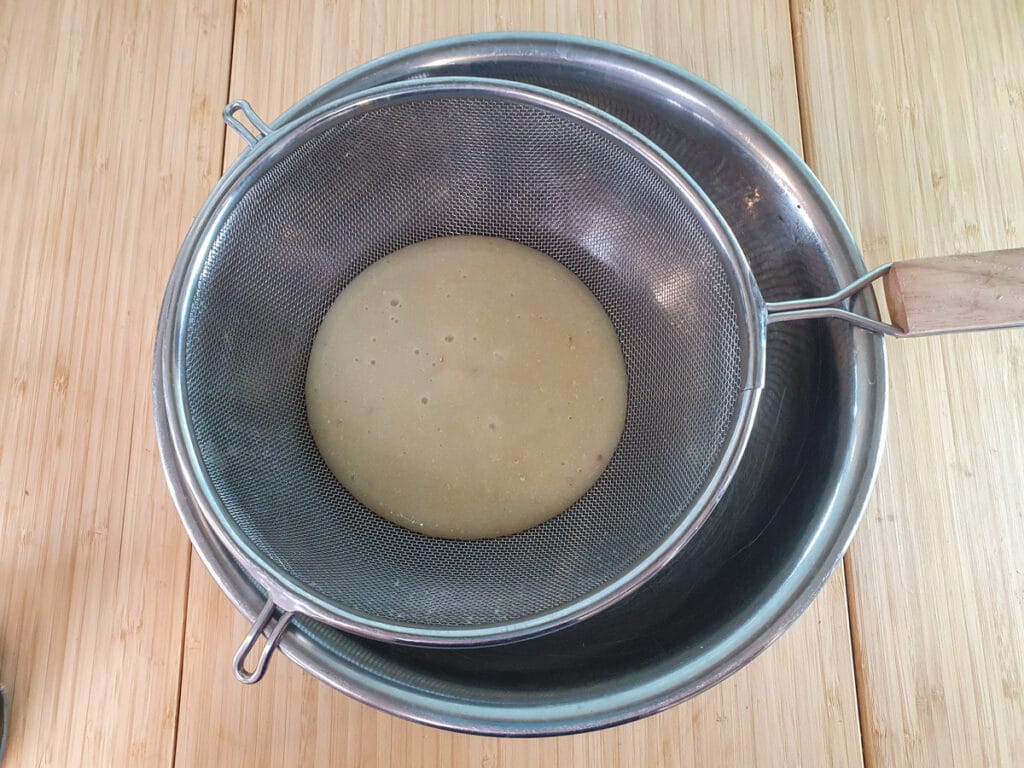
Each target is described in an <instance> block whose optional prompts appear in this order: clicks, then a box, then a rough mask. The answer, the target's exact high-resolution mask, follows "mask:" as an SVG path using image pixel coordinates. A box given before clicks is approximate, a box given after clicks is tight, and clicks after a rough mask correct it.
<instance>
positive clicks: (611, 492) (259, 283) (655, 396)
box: [157, 78, 896, 682]
mask: <svg viewBox="0 0 1024 768" xmlns="http://www.w3.org/2000/svg"><path fill="white" fill-rule="evenodd" d="M239 110H241V111H243V112H244V113H245V114H246V116H247V117H248V120H249V122H250V123H251V124H252V126H253V127H254V128H255V129H256V132H250V131H248V130H247V129H246V128H245V127H244V126H243V125H242V124H241V123H240V122H239V121H238V119H237V118H236V117H235V114H236V113H237V112H238V111H239ZM226 117H227V119H228V122H229V123H230V124H232V125H233V126H234V127H235V128H236V129H238V130H239V131H240V132H241V133H242V134H243V135H244V136H245V137H246V138H247V140H248V141H249V142H250V144H251V145H252V146H251V148H250V150H249V151H248V152H246V153H245V154H243V156H242V157H241V158H240V159H239V161H237V162H236V163H235V165H234V166H232V168H231V170H230V171H229V173H228V174H227V175H226V177H225V178H224V179H222V181H221V183H220V184H219V186H218V188H217V190H216V191H215V192H214V195H213V196H212V197H211V200H210V201H208V203H207V205H206V207H205V208H204V210H203V212H202V213H201V214H200V216H199V218H198V219H197V221H196V223H195V224H194V226H193V229H192V231H191V232H190V235H189V238H188V239H187V240H186V243H185V245H184V247H183V249H182V253H181V256H180V257H179V261H178V264H177V266H176V268H175V272H174V274H173V275H172V278H171V281H170V285H169V288H168V291H167V295H166V297H165V304H166V305H167V306H168V307H169V308H170V309H171V311H169V312H165V313H164V314H163V317H165V318H170V319H169V320H168V321H167V322H166V323H162V325H161V328H160V331H159V336H158V347H157V365H158V367H159V372H158V375H160V376H161V377H162V380H163V382H164V387H163V391H164V392H167V393H169V398H168V401H167V402H166V403H163V404H161V405H160V406H158V407H165V408H166V409H167V411H168V416H169V419H168V420H169V431H170V438H171V442H172V444H173V455H171V456H169V457H168V456H167V455H165V462H166V464H167V466H168V471H169V472H170V471H174V472H180V473H181V475H182V476H183V477H184V480H185V482H186V484H187V485H188V487H189V490H190V493H191V495H192V496H193V497H194V498H195V500H196V502H197V506H198V507H199V508H200V509H201V511H202V514H203V515H204V516H205V517H206V518H207V519H208V521H209V522H210V524H211V527H212V528H213V529H214V530H215V531H216V533H217V535H218V537H219V538H221V540H222V541H223V543H224V544H225V545H226V546H227V547H228V548H229V549H230V551H231V552H232V553H233V554H234V556H235V557H237V558H238V560H239V562H240V563H241V564H242V565H243V567H244V568H245V569H246V570H247V571H248V572H249V573H250V574H251V576H252V577H253V579H254V580H255V581H257V582H258V583H259V584H260V585H261V586H262V587H263V588H264V589H265V590H266V591H267V594H268V601H267V603H266V607H265V608H264V610H263V612H262V613H261V615H260V616H259V617H258V618H257V620H256V622H255V623H254V625H253V628H252V630H251V631H250V633H249V635H248V637H247V638H246V640H245V642H244V643H243V645H242V647H241V648H240V650H239V653H238V655H237V657H236V674H237V675H238V676H239V677H240V679H243V680H245V681H247V682H252V681H255V680H257V679H259V677H260V676H261V675H262V673H263V671H264V669H265V667H266V663H267V660H268V657H269V654H270V652H271V651H272V649H273V647H274V645H275V643H276V641H277V639H278V638H279V637H280V635H281V633H282V632H283V630H284V628H285V627H286V625H287V624H288V622H289V620H290V619H291V618H292V617H293V616H294V615H295V614H296V613H302V614H305V615H308V616H311V617H314V618H316V619H319V620H321V621H325V622H327V623H330V624H333V625H335V626H338V627H340V628H342V629H348V630H351V631H354V632H358V633H361V634H364V635H368V636H371V637H374V638H378V639H384V640H392V641H397V642H409V643H421V644H436V645H474V644H486V643H496V642H505V641H510V640H514V639H520V638H524V637H528V636H531V635H534V634H539V633H541V632H546V631H551V630H553V629H556V628H558V627H560V626H564V625H565V624H567V623H569V622H574V621H579V620H581V619H583V618H586V617H587V616H589V615H592V614H593V613H595V612H596V611H599V610H600V609H602V608H603V607H605V606H607V605H608V604H610V603H611V602H613V601H615V600H617V599H619V598H621V597H623V596H624V595H626V594H628V593H629V592H630V591H632V590H633V589H635V588H636V587H638V586H639V585H640V584H642V583H643V582H644V581H646V580H647V579H648V578H650V577H651V576H652V575H653V574H654V573H655V572H656V571H657V570H658V568H659V567H660V566H661V565H662V564H663V563H665V562H666V561H667V560H668V559H669V558H671V557H672V556H673V555H675V554H676V553H677V552H679V550H680V549H681V548H682V547H683V546H684V545H685V543H686V542H687V541H688V539H689V538H690V537H691V536H692V534H693V533H694V532H695V531H696V529H697V527H698V526H699V525H700V524H701V522H702V521H703V520H704V519H705V517H706V516H707V515H708V514H709V513H710V512H711V510H712V509H713V508H714V506H715V503H716V502H717V500H718V499H719V498H720V496H721V494H722V493H723V492H724V489H725V487H726V485H727V483H728V481H729V479H730V477H731V475H732V473H733V471H734V469H735V467H736V464H737V462H738V459H739V456H740V454H741V453H742V449H743V447H744V445H745V442H746V439H747V435H748V433H749V429H750V426H751V424H752V418H753V414H754V411H755V409H756V404H757V397H758V393H759V390H760V386H761V384H762V380H763V375H764V340H765V327H766V324H767V323H768V322H769V311H774V314H772V315H771V318H770V319H771V320H784V319H803V318H806V317H819V316H842V317H846V318H847V319H849V320H851V321H853V322H856V323H857V324H859V325H864V326H866V327H869V328H871V329H873V330H882V331H888V332H893V331H896V329H894V328H893V327H891V326H884V325H882V324H880V323H878V322H876V321H872V320H868V319H866V318H860V317H859V316H856V315H852V314H851V313H849V312H847V311H846V310H843V309H836V308H833V307H829V306H826V305H829V304H834V303H836V302H839V301H841V300H842V299H843V298H845V297H846V296H849V295H851V294H852V293H854V292H856V291H857V290H860V289H861V288H862V287H863V286H864V285H866V284H867V283H868V282H869V281H870V280H871V279H874V278H875V277H877V275H878V273H879V272H876V273H871V274H869V275H866V276H865V278H863V279H862V280H860V281H857V283H855V284H854V285H852V286H850V288H848V289H847V290H846V291H843V292H841V293H839V294H837V295H835V296H832V297H827V298H824V299H818V300H809V301H802V302H790V303H786V304H779V305H771V306H769V305H766V304H765V303H764V301H763V300H762V298H761V296H760V294H759V292H758V290H757V287H756V285H755V284H754V282H753V279H752V277H751V275H750V272H749V270H748V268H747V265H746V263H745V260H744V258H743V255H742V253H741V252H740V250H739V248H738V246H737V245H736V243H735V241H734V239H733V238H732V236H731V234H730V233H729V231H728V229H727V227H726V226H725V224H724V223H723V221H722V220H721V218H720V216H719V215H718V213H717V212H716V211H715V210H714V208H713V207H712V206H711V204H710V203H709V202H708V200H707V199H706V198H705V196H704V195H703V193H702V192H701V191H700V190H699V189H698V188H697V187H696V186H695V185H694V184H693V182H692V181H691V180H690V179H689V177H688V176H687V175H686V174H685V173H684V172H683V171H682V170H681V169H680V168H679V167H678V166H677V165H675V164H674V163H673V162H672V161H671V160H670V159H669V158H668V157H667V156H665V155H664V154H663V153H662V152H661V151H660V150H658V149H657V148H656V147H655V146H653V145H652V144H650V143H649V142H648V141H647V140H646V139H644V138H643V137H641V136H640V135H638V134H637V133H636V132H634V131H633V130H631V129H630V128H628V127H627V126H625V125H623V124H622V123H619V122H618V121H616V120H615V119H613V118H611V117H610V116H608V115H606V114H604V113H602V112H599V111H597V110H595V109H593V108H591V107H589V106H587V105H586V104H583V103H581V102H578V101H575V100H572V99H570V98H568V97H565V96H562V95H560V94H555V93H553V92H548V91H544V90H542V89H537V88H533V87H529V86H524V85H520V84H513V83H508V82H503V81H495V80H478V79H456V78H452V79H440V78H439V79H430V80H420V81H416V82H410V83H404V84H398V85H393V86H386V87H383V88H381V89H376V90H373V91H367V92H364V93H362V94H360V95H358V96H356V97H354V98H352V99H347V100H344V101H340V102H335V103H332V104H328V105H326V106H324V107H322V108H321V109H319V110H317V111H315V112H312V113H310V114H309V115H307V116H305V117H303V118H301V119H299V120H297V121H294V122H292V123H289V124H285V125H282V126H280V127H277V128H276V129H275V130H270V128H269V127H268V126H266V125H265V124H263V123H262V121H260V120H259V118H257V117H256V116H255V114H253V113H252V111H251V110H250V109H249V108H248V105H247V104H245V103H244V102H236V103H235V104H233V105H231V106H229V108H228V110H226ZM461 234H478V235H490V236H496V237H503V238H507V239H509V240H514V241H517V242H520V243H523V244H525V245H528V246H530V247H532V248H536V249H537V250H540V251H542V252H544V253H547V254H548V255H550V256H551V257H553V258H555V259H557V260H558V261H560V262H561V263H562V264H564V265H565V266H566V267H568V268H569V269H571V270H572V271H573V272H574V273H575V274H576V275H577V276H578V277H579V278H580V279H581V280H582V281H583V282H584V283H585V284H586V285H587V286H588V287H589V288H590V290H591V291H592V292H593V294H594V295H595V296H596V297H597V299H598V300H599V301H600V302H601V303H602V305H603V306H604V308H605V310H606V311H607V313H608V315H609V317H610V318H611V320H612V322H613V324H614V325H615V327H616V329H617V331H618V334H619V337H620V341H621V344H622V349H623V355H624V358H625V361H626V367H627V374H628V379H629V397H628V405H627V415H626V425H625V430H624V433H623V436H622V440H621V442H620V444H619V447H618V449H617V450H616V452H615V454H614V456H613V457H612V460H611V462H610V464H609V466H608V468H607V470H606V471H605V473H604V474H603V475H602V477H601V478H600V479H599V480H598V482H597V483H596V484H595V486H594V487H593V488H592V489H591V490H590V491H589V492H588V493H587V494H586V495H584V497H583V498H582V499H580V500H579V501H578V502H577V503H576V504H574V505H573V506H572V507H570V508H569V509H568V510H567V511H565V512H563V513H562V514H561V515H558V516H557V517H555V518H553V519H552V520H550V521H548V522H546V523H544V524H542V525H540V526H537V527H535V528H533V529H530V530H528V531H525V532H523V533H519V534H516V535H513V536H507V537H503V538H499V539H491V540H483V541H453V540H442V539H433V538H428V537H425V536H422V535H420V534H416V533H413V532H410V531H408V530H406V529H404V528H400V527H398V526H395V525H393V524H391V523H388V522H386V521H384V520H383V519H381V518H379V517H378V516H377V515H375V514H373V513H371V512H369V511H368V510H366V509H365V508H364V507H362V505H360V504H359V503H358V502H357V501H356V500H355V499H354V498H353V497H352V496H351V495H350V494H349V493H348V492H347V491H346V490H345V488H344V487H343V486H342V485H341V484H339V483H338V482H337V480H335V478H334V477H333V475H332V474H331V473H330V471H329V470H328V468H327V467H326V465H325V464H324V463H323V461H322V459H321V457H320V455H319V453H318V452H317V449H316V447H315V445H314V444H313V441H312V438H311V435H310V432H309V429H308V426H307V423H306V415H305V407H304V376H305V370H306V363H307V359H308V354H309V350H310V346H311V342H312V338H313V335H314V334H315V332H316V330H317V327H318V324H319V321H320V319H321V318H322V317H323V315H324V313H325V312H326V310H327V308H328V307H329V306H330V304H331V302H332V301H333V300H334V299H335V298H336V296H337V295H338V293H339V292H340V291H341V289H342V288H343V287H344V286H345V285H346V284H347V283H348V282H349V281H350V280H351V279H352V278H353V277H354V276H355V275H356V274H358V273H359V272H360V271H361V270H362V269H364V268H365V267H366V266H368V265H369V264H371V263H373V262H374V261H375V260H377V259H379V258H381V257H382V256H384V255H386V254H388V253H390V252H393V251H395V250H397V249H399V248H402V247H404V246H407V245H410V244H412V243H414V242H417V241H420V240H425V239H429V238H434V237H441V236H447V235H461ZM278 611H280V612H281V615H280V616H279V617H278V618H277V621H276V624H274V626H273V628H272V630H270V632H269V638H268V642H267V645H266V647H265V648H264V651H263V653H262V654H261V656H260V659H259V661H258V662H257V664H256V666H255V668H254V670H253V671H251V672H249V671H246V670H245V669H244V662H245V658H246V656H247V655H248V653H249V651H250V650H251V648H252V646H253V644H254V642H255V639H256V638H257V637H258V636H259V635H260V634H262V633H263V632H264V631H267V630H268V629H269V628H270V625H271V623H272V622H273V620H274V617H275V614H276V613H277V612H278Z"/></svg>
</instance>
